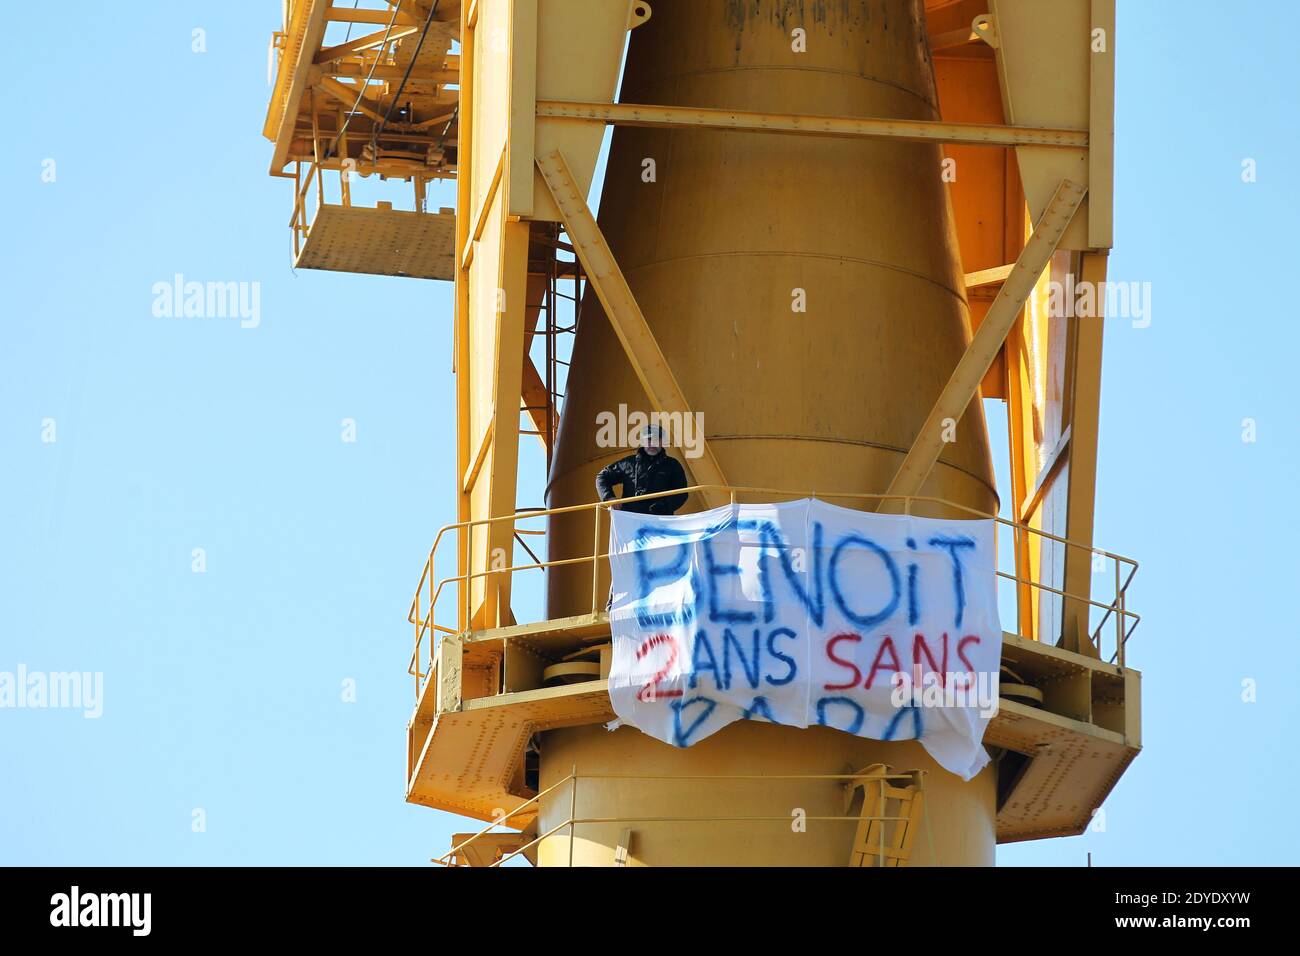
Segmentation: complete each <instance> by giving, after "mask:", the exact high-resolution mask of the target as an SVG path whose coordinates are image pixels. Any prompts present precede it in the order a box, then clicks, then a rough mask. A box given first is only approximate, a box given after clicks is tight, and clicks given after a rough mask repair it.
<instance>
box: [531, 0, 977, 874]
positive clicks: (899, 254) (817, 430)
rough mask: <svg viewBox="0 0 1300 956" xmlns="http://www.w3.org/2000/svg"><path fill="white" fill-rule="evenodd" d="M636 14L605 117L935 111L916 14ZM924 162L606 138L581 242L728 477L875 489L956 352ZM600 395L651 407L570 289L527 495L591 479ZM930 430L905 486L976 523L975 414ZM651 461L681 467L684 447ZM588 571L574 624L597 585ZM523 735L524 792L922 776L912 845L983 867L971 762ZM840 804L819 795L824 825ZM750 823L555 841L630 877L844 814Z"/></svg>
mask: <svg viewBox="0 0 1300 956" xmlns="http://www.w3.org/2000/svg"><path fill="white" fill-rule="evenodd" d="M653 8H654V15H653V17H652V19H651V20H650V22H649V23H647V24H646V25H644V26H642V27H639V28H638V29H637V30H635V31H634V32H633V34H632V39H631V45H630V49H629V53H628V62H627V69H626V75H625V78H624V83H623V93H622V99H623V100H624V101H625V102H640V103H658V104H667V105H678V106H697V107H711V108H727V109H739V110H753V111H760V112H769V113H798V114H828V115H839V116H867V117H902V118H908V119H926V120H932V119H937V118H938V110H937V105H936V99H935V97H936V93H935V84H934V78H933V71H932V66H931V63H930V60H929V55H928V50H927V47H926V40H925V28H924V21H923V10H922V3H921V2H920V0H833V2H828V3H810V4H804V5H799V4H790V3H786V2H783V0H707V2H698V0H655V2H654V3H653ZM800 9H802V10H803V11H804V15H803V17H802V18H800V15H799V12H798V11H799V10H800ZM941 172H942V154H941V152H940V150H939V148H938V147H936V146H932V145H926V144H913V143H900V142H893V141H884V140H880V141H862V140H842V139H823V138H817V137H803V136H788V135H775V134H754V133H730V132H725V133H724V132H712V131H683V130H672V131H669V130H662V129H637V128H620V129H619V130H618V131H617V132H616V133H615V136H614V141H613V146H612V149H611V153H610V159H609V164H608V168H607V172H606V178H605V183H604V189H603V193H602V199H601V211H600V223H601V227H602V229H603V231H604V232H605V235H606V236H607V238H608V240H609V243H610V246H611V248H612V250H613V252H614V254H615V256H616V257H617V258H618V261H619V263H620V265H621V267H622V269H623V272H624V274H625V275H626V277H627V280H628V283H629V285H630V287H631V289H632V291H633V293H634V294H635V296H636V298H637V301H638V302H639V304H640V306H641V309H642V311H643V312H644V313H645V316H646V320H647V322H648V323H649V325H650V327H651V329H652V330H653V332H654V335H655V337H656V339H657V341H658V343H659V346H660V348H661V349H662V351H663V353H664V355H665V357H666V358H667V360H668V363H669V365H670V366H671V368H672V370H673V372H674V374H675V375H676V377H677V380H678V382H679V383H680V385H681V387H682V390H683V392H684V393H685V395H686V398H687V400H688V401H689V402H690V404H691V407H692V409H693V410H694V411H696V412H698V413H700V416H701V419H702V425H703V430H704V433H705V435H706V437H707V440H708V443H709V446H710V447H711V449H712V450H713V453H714V455H715V456H716V458H717V460H718V462H719V464H720V466H721V468H722V470H723V472H724V474H725V475H726V478H727V480H728V481H729V482H730V483H732V484H739V485H749V486H762V487H772V488H782V489H788V490H790V491H791V492H795V493H800V492H819V493H821V494H822V495H823V496H825V495H827V494H829V493H831V492H835V491H859V492H883V491H884V490H885V489H886V487H887V486H888V484H889V480H890V478H891V477H892V476H893V474H894V472H895V471H896V470H897V468H898V466H899V464H900V463H901V462H902V460H903V457H904V455H905V454H906V452H907V449H908V448H909V447H910V445H911V443H912V441H913V440H914V439H915V437H916V434H917V431H918V429H919V428H920V427H921V425H922V423H923V422H924V420H925V418H926V415H927V413H928V412H929V410H930V408H931V406H932V405H933V403H934V401H935V399H936V398H937V397H938V395H939V393H940V391H941V390H942V388H943V386H944V383H945V382H946V381H947V378H948V375H949V374H950V372H951V371H952V369H953V366H954V365H955V364H956V362H957V360H958V358H959V357H960V355H961V353H962V350H963V349H964V348H965V346H966V343H967V342H968V341H969V338H970V327H969V319H968V310H967V307H966V303H965V300H964V292H963V283H962V278H961V267H960V262H959V257H958V252H957V245H956V240H955V237H954V233H953V229H952V222H951V217H950V212H949V209H948V203H947V197H946V194H945V191H944V189H945V187H944V185H943V181H942V179H941ZM620 405H624V406H626V408H627V409H628V410H632V411H635V410H640V411H642V412H650V411H653V409H652V408H650V407H649V406H648V404H647V399H646V397H645V394H644V392H643V390H642V388H641V386H640V384H639V382H638V380H637V377H636V375H635V373H634V371H633V369H632V367H631V366H630V364H629V362H628V360H627V358H626V355H625V353H624V352H623V349H622V347H621V345H620V343H619V341H618V338H617V337H616V336H615V334H614V332H613V330H612V328H611V326H610V324H609V321H608V319H607V318H606V317H605V316H604V314H603V313H602V311H601V308H600V304H599V303H598V302H597V301H596V299H595V297H594V296H588V298H587V300H586V301H585V302H584V304H583V313H582V321H581V326H580V328H579V331H578V336H577V339H576V343H575V347H574V354H573V363H572V367H571V370H570V376H569V384H568V393H567V396H566V400H565V406H564V413H563V421H562V424H561V428H560V433H559V441H558V445H557V449H556V455H555V460H554V464H553V468H552V473H551V481H550V487H549V489H548V492H549V499H550V500H549V503H550V505H551V506H561V505H568V504H576V503H580V502H587V501H591V500H592V499H593V497H594V494H595V489H594V479H595V474H596V472H597V471H598V470H599V469H600V468H601V467H603V466H604V465H605V464H607V463H608V462H610V461H612V460H614V459H615V458H616V457H619V456H621V455H624V454H627V453H628V451H629V449H627V448H616V447H604V446H603V444H602V442H600V441H599V440H598V439H599V438H600V437H602V433H601V431H600V429H599V424H600V422H601V416H602V415H610V416H615V417H617V416H618V414H619V407H620ZM603 437H608V430H606V432H605V433H604V436H603ZM685 437H687V438H690V437H693V436H691V435H690V434H689V433H688V434H687V435H686V436H685ZM953 438H954V440H953V441H951V442H950V443H949V444H947V445H946V446H945V448H946V450H945V452H944V454H943V456H942V458H941V459H940V462H939V464H938V465H937V466H936V468H935V469H934V471H933V472H932V473H931V477H930V479H929V481H928V483H927V485H926V487H925V489H924V494H927V495H933V496H935V497H942V498H945V499H948V500H951V501H955V502H958V503H960V504H963V505H966V506H969V507H974V508H979V509H983V510H994V509H995V508H996V497H995V492H994V485H993V480H992V465H991V461H990V457H989V451H988V440H987V434H986V431H985V426H984V419H983V414H982V411H981V409H980V407H979V403H978V402H975V403H973V404H972V407H971V408H970V409H968V411H967V413H966V415H965V417H964V418H962V420H961V421H960V423H958V424H957V425H956V427H955V428H954V429H953ZM673 453H674V454H676V455H677V456H678V457H680V458H682V459H683V461H684V463H685V464H686V465H687V467H688V469H689V466H690V463H691V459H690V457H689V450H687V449H682V448H675V449H673ZM753 497H765V496H753ZM742 500H744V496H742ZM839 503H842V504H851V502H845V501H841V502H839ZM700 504H701V503H700V502H699V501H696V500H692V502H691V503H690V504H688V506H687V508H688V510H689V509H693V508H695V507H699V506H700ZM916 510H917V511H918V512H919V513H942V512H936V511H934V510H933V509H928V510H927V509H925V508H918V509H916ZM594 532H595V529H593V527H592V524H591V519H590V517H589V516H587V515H576V516H565V517H563V518H559V519H557V520H555V521H554V522H553V525H552V528H551V541H550V548H551V557H552V558H572V557H577V556H580V555H584V554H586V555H590V554H591V553H592V549H593V541H594V540H596V538H597V537H599V539H600V540H601V541H602V544H603V541H604V539H605V535H606V532H607V528H602V529H601V530H600V533H599V535H598V536H597V535H596V534H595V533H594ZM600 564H601V577H600V578H599V580H598V581H597V585H596V588H595V593H596V595H597V597H596V600H595V603H596V605H597V608H595V609H598V608H599V607H603V604H604V598H605V593H606V587H607V583H608V577H607V569H606V567H605V563H604V562H601V563H600ZM550 573H551V580H550V585H549V588H550V590H549V594H548V601H549V608H548V614H549V616H551V617H560V616H564V615H567V614H576V613H582V612H585V611H590V610H593V597H592V595H593V587H592V577H591V566H590V565H586V566H583V565H576V566H572V567H569V568H567V569H555V570H553V571H552V572H550ZM544 744H545V746H544V748H543V750H542V770H543V780H542V783H543V785H544V786H545V785H547V783H548V781H551V782H553V781H554V780H557V779H560V778H562V777H563V776H564V775H566V774H567V773H569V770H570V767H571V766H572V765H575V764H576V765H577V767H578V772H579V774H580V775H582V774H583V773H587V774H598V773H623V774H629V773H653V774H673V773H677V774H691V775H699V774H707V773H717V774H726V773H730V774H758V773H765V774H805V773H840V772H843V771H845V770H849V769H860V768H861V767H863V766H866V765H867V764H870V763H876V762H884V763H888V764H891V765H892V766H894V767H898V768H902V769H927V770H930V771H931V772H930V773H929V775H928V778H927V787H928V788H929V790H930V791H931V802H930V807H931V813H930V816H931V821H932V823H931V833H932V838H933V840H934V841H935V848H934V855H935V856H937V858H938V859H939V860H940V861H941V862H943V863H945V864H959V863H970V864H987V863H991V862H992V858H993V822H992V821H993V814H994V797H993V791H994V783H993V776H994V772H993V770H992V769H991V768H990V769H987V770H986V771H985V772H984V773H983V774H981V776H980V777H979V778H977V779H976V780H975V781H972V782H971V783H969V784H965V783H962V782H961V781H960V780H958V779H957V778H955V777H953V776H952V775H951V774H948V773H946V772H945V771H943V770H941V769H939V768H938V767H936V766H935V765H934V764H933V763H932V762H931V761H929V759H928V757H926V756H925V754H924V752H923V751H922V750H921V748H920V747H919V746H917V745H916V744H911V743H883V742H877V741H868V740H860V739H857V738H854V737H852V736H850V735H848V734H843V733H837V732H834V731H829V730H823V729H817V730H793V729H789V728H782V727H775V726H771V725H766V724H752V723H748V722H744V723H739V724H734V725H732V726H730V727H728V728H726V729H724V730H723V731H721V732H719V733H718V734H716V735H715V736H714V737H711V738H709V739H707V740H705V741H702V742H701V743H699V744H697V745H696V746H694V747H692V748H690V749H688V750H677V749H674V748H672V747H669V746H668V745H666V744H663V743H660V742H658V741H656V740H653V739H651V738H649V737H646V736H644V735H641V734H639V733H638V732H637V731H635V730H626V729H625V730H619V731H617V732H615V733H613V734H610V733H609V732H607V731H605V730H603V729H601V728H590V727H589V728H573V729H568V730H563V731H554V732H551V733H549V734H547V735H546V739H545V741H544ZM634 798H635V800H634ZM774 798H775V800H774ZM569 799H570V797H569V795H568V794H567V793H564V794H561V795H558V796H556V797H555V798H554V799H552V800H550V801H548V802H547V804H546V805H545V807H544V813H543V820H542V829H543V832H544V831H545V829H547V828H548V823H547V821H548V820H549V821H550V825H554V824H555V823H556V822H558V821H559V820H561V819H564V818H565V817H566V816H567V814H568V801H569ZM840 799H841V797H840V790H839V789H838V785H835V784H830V785H828V784H826V783H822V784H820V785H816V786H812V787H811V789H809V785H808V784H807V783H803V784H797V785H796V784H794V783H788V784H776V783H773V784H771V785H767V784H764V785H762V786H759V785H757V784H755V782H753V781H747V782H746V781H741V782H728V781H716V782H712V783H711V782H709V781H695V782H693V783H692V784H690V785H685V786H683V785H682V784H675V783H670V782H668V781H659V782H649V783H646V784H637V783H629V782H626V781H606V782H601V781H600V780H592V781H590V782H588V781H586V780H583V781H582V782H581V783H580V784H579V794H578V802H579V804H580V809H581V812H582V813H583V814H584V815H586V816H589V817H600V818H605V817H618V816H628V815H629V814H639V815H641V816H643V817H644V816H652V817H675V816H683V815H701V814H713V815H716V816H746V815H755V814H757V815H763V813H766V814H768V815H771V814H773V813H776V814H787V815H788V814H789V813H791V812H792V811H793V810H794V808H797V807H803V808H805V809H806V810H808V812H809V813H811V812H812V810H811V809H809V808H808V804H818V805H824V806H826V807H829V806H831V805H832V804H835V803H836V801H837V800H840ZM760 803H761V804H762V808H763V813H759V812H758V811H759V804H760ZM560 804H563V806H561V805H560ZM632 807H634V809H630V808H632ZM774 808H775V809H774ZM842 812H843V806H842V803H840V804H838V805H837V808H836V809H835V810H834V811H833V814H834V813H842ZM833 814H831V815H833ZM823 815H826V814H823ZM941 815H942V819H940V816H941ZM754 826H755V825H746V824H717V825H710V824H703V823H646V824H638V823H635V822H629V823H626V824H622V825H617V824H608V825H606V824H590V825H586V826H581V827H579V828H578V832H577V841H578V842H577V843H575V844H574V846H573V852H574V855H575V860H576V861H578V862H587V863H595V864H599V865H608V863H609V860H610V854H611V853H612V852H613V850H614V847H615V846H616V845H617V841H618V838H619V836H620V834H621V832H622V830H623V829H627V828H631V829H633V830H634V831H635V832H636V834H637V835H638V836H637V838H634V839H635V843H636V846H639V847H640V848H641V849H640V850H638V849H635V848H634V849H633V850H632V853H631V857H632V862H640V863H650V864H675V863H713V864H730V863H751V864H755V863H756V864H761V863H774V864H775V863H785V864H799V863H808V864H832V863H845V862H847V861H848V857H849V846H850V843H851V838H852V831H853V826H852V824H848V823H835V824H831V823H826V824H822V825H821V828H820V829H819V830H818V833H817V835H816V836H815V837H814V836H809V834H801V835H800V837H801V838H800V839H794V840H793V842H792V839H791V838H789V837H788V836H787V837H782V835H781V834H780V832H779V827H778V832H775V834H774V833H773V832H772V831H771V830H770V829H769V830H762V829H754V828H753V827H754ZM767 826H768V827H769V828H770V827H771V826H772V825H771V824H768V825H767ZM834 828H838V829H835V830H834V833H832V832H831V831H832V829H834ZM786 831H787V834H788V831H789V827H788V825H787V827H786ZM561 848H563V849H561ZM568 854H569V845H568V837H567V835H566V834H564V833H561V834H558V835H557V836H556V837H555V838H552V839H550V840H548V841H546V842H545V844H544V845H543V848H542V854H541V858H542V862H543V863H547V862H551V863H563V862H567V859H568Z"/></svg>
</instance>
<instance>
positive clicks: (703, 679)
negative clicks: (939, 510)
mask: <svg viewBox="0 0 1300 956" xmlns="http://www.w3.org/2000/svg"><path fill="white" fill-rule="evenodd" d="M612 516H613V522H612V527H611V529H610V549H609V550H610V563H611V566H612V570H613V592H614V593H613V603H612V605H611V609H610V624H611V629H612V632H613V640H614V656H613V665H612V670H611V673H610V678H609V694H610V698H611V700H612V702H613V706H614V712H615V713H616V714H617V715H618V717H619V720H618V721H616V722H615V724H613V725H611V726H617V725H618V724H619V723H623V724H629V725H632V726H635V727H638V728H640V729H641V730H642V731H643V732H645V733H647V734H649V735H650V736H652V737H655V738H657V739H659V740H662V741H664V742H665V743H669V744H672V745H674V746H677V747H689V746H690V745H691V744H693V743H695V742H697V741H699V740H702V739H704V738H705V737H708V736H709V735H710V734H714V733H716V732H717V731H719V730H721V729H722V728H723V727H725V726H726V725H727V724H729V723H732V722H733V721H736V720H766V721H771V722H773V723H778V724H786V725H790V726H794V727H809V726H814V725H824V726H827V727H833V728H836V729H839V730H843V731H846V732H848V733H851V734H856V735H858V736H860V737H870V738H874V739H876V740H909V739H917V740H919V741H920V742H921V744H922V746H924V747H925V749H926V750H927V751H929V753H930V755H931V756H932V757H934V759H935V761H936V762H938V763H939V764H940V765H941V766H943V767H944V768H946V769H948V770H950V771H952V772H953V773H955V774H958V775H960V776H961V777H963V778H965V779H967V780H969V779H970V778H971V777H973V776H974V775H975V774H976V773H978V772H979V771H980V769H981V768H983V766H984V765H985V764H986V763H988V760H989V757H988V754H987V753H986V752H985V750H984V747H983V746H982V743H981V741H982V740H983V737H984V729H985V727H986V726H987V724H988V721H989V719H990V718H991V717H992V716H993V714H994V713H995V712H996V708H997V698H998V670H999V666H1000V663H1001V656H1002V628H1001V626H1000V624H999V622H998V608H997V577H996V573H995V569H996V562H995V552H994V535H993V528H994V523H993V521H992V520H980V521H940V520H936V519H933V518H913V517H907V516H903V515H880V514H872V513H866V512H861V511H853V510H850V509H847V508H838V507H836V506H834V505H829V504H826V503H825V502H821V501H816V500H813V499H804V500H802V501H792V502H786V503H781V504H758V505H750V504H741V505H729V506H725V507H722V508H715V509H714V510H712V511H705V512H701V513H698V514H689V515H680V516H676V517H659V516H654V515H641V514H633V513H631V512H623V511H617V510H615V511H613V512H612Z"/></svg>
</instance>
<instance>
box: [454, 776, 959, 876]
mask: <svg viewBox="0 0 1300 956" xmlns="http://www.w3.org/2000/svg"><path fill="white" fill-rule="evenodd" d="M919 773H920V777H921V783H920V785H919V786H920V789H921V790H924V787H925V785H924V776H925V772H924V771H919ZM917 775H918V771H911V772H899V773H882V772H878V771H872V772H862V773H786V774H781V773H776V774H758V773H750V774H728V773H706V774H666V773H658V774H630V773H583V774H579V773H578V769H577V767H576V766H575V767H574V768H573V770H572V771H571V772H570V773H568V774H566V775H565V776H563V777H561V778H560V779H559V780H557V781H556V782H555V783H553V784H551V785H550V786H549V787H547V788H546V789H545V790H542V791H541V792H539V793H537V794H536V795H535V796H532V797H530V798H529V799H527V800H525V801H524V802H523V803H521V804H520V805H519V806H517V807H516V808H515V809H514V810H512V811H511V812H509V813H506V814H503V815H501V816H499V817H496V818H495V819H493V821H492V822H491V823H489V824H488V825H487V826H486V827H484V828H483V829H481V830H479V831H478V832H477V833H473V834H471V835H470V836H469V837H468V839H465V840H462V841H461V842H460V843H458V844H456V845H455V846H453V847H452V848H451V849H450V850H448V851H447V852H446V853H443V854H442V855H441V856H436V857H432V858H430V860H429V862H430V863H436V864H438V865H439V866H446V867H455V866H457V865H458V864H457V863H456V859H457V857H458V856H459V854H460V853H461V851H462V850H464V849H465V848H466V847H468V846H470V845H472V844H474V843H476V842H477V841H478V840H479V839H480V838H482V837H484V836H486V835H487V834H489V833H490V832H491V831H493V830H494V829H496V828H497V827H498V826H501V825H502V824H503V823H504V821H506V820H509V819H510V818H511V817H516V816H519V814H520V813H521V812H522V811H523V810H524V809H525V808H526V807H529V806H530V805H532V804H537V805H538V811H539V812H540V810H541V800H542V798H543V797H545V796H547V795H548V794H551V793H554V792H555V791H556V790H558V789H560V788H561V787H563V786H565V785H566V784H569V785H571V787H572V790H571V799H570V809H569V814H568V816H566V817H565V818H564V819H563V820H561V821H560V822H559V823H557V824H556V825H555V826H553V827H551V828H550V829H549V830H547V831H546V832H545V833H539V834H538V835H537V836H535V837H533V838H532V839H531V840H529V841H528V842H527V843H524V844H522V845H520V846H518V847H516V848H515V849H513V850H511V851H510V852H509V853H507V854H505V855H504V856H502V857H501V858H500V859H499V860H495V861H493V862H492V863H490V864H489V866H494V867H497V866H501V865H502V864H504V863H506V862H508V861H509V860H511V859H513V858H515V857H516V856H519V855H520V854H522V853H524V851H526V850H528V849H530V848H531V847H533V846H535V845H537V844H539V843H541V842H542V841H543V840H545V839H547V838H548V837H551V836H554V835H555V834H556V833H559V832H560V831H561V830H563V829H565V828H568V829H569V844H570V854H569V865H570V866H572V865H573V853H572V845H573V834H574V828H575V827H576V826H578V825H579V824H591V823H603V824H609V823H772V822H786V823H788V822H789V820H790V815H789V814H788V813H787V814H781V815H774V816H717V815H707V816H703V815H692V816H649V817H639V816H617V817H583V816H578V815H577V788H578V781H579V780H580V779H587V780H642V781H644V780H675V781H694V780H762V781H765V782H772V781H775V780H798V781H805V780H806V781H833V780H843V781H845V786H847V785H848V782H849V781H857V782H872V781H879V782H880V784H881V785H882V787H883V786H884V784H885V783H886V782H887V781H890V780H911V781H915V780H916V779H917ZM921 812H922V813H923V814H927V815H928V813H929V808H928V805H927V804H925V803H923V804H922V805H921ZM803 819H805V820H810V821H817V822H834V821H837V820H839V821H849V820H852V821H855V822H858V823H861V822H862V821H864V820H867V821H871V820H874V821H880V822H890V821H893V822H901V821H904V820H910V819H911V817H906V816H892V815H872V816H862V815H861V814H858V815H856V816H850V815H842V816H824V815H809V816H806V817H804V818H803ZM926 822H927V826H928V822H929V821H928V816H927V821H926ZM882 849H883V847H882ZM932 849H933V847H932Z"/></svg>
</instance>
